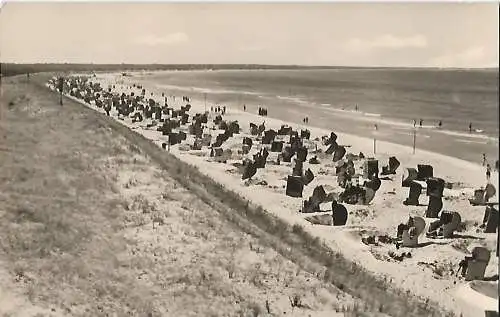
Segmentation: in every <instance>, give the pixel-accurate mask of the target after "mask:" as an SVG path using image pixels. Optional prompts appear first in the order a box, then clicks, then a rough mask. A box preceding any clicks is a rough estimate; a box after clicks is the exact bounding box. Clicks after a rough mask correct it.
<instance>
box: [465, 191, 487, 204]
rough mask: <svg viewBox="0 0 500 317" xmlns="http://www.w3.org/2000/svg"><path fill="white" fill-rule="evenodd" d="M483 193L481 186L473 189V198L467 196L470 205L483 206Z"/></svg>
mask: <svg viewBox="0 0 500 317" xmlns="http://www.w3.org/2000/svg"><path fill="white" fill-rule="evenodd" d="M484 193H485V190H484V189H482V188H480V189H476V190H474V198H469V203H470V204H471V205H472V206H484V204H485V201H484Z"/></svg>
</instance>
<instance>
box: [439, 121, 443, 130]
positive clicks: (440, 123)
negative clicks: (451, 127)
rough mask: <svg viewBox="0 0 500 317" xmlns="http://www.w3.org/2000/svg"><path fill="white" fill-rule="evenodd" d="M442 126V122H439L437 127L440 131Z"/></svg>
mask: <svg viewBox="0 0 500 317" xmlns="http://www.w3.org/2000/svg"><path fill="white" fill-rule="evenodd" d="M442 126H443V121H441V120H439V123H438V127H439V128H440V129H441V127H442Z"/></svg>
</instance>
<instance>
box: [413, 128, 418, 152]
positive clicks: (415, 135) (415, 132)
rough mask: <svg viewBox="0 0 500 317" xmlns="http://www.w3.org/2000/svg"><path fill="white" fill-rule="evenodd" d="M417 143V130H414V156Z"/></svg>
mask: <svg viewBox="0 0 500 317" xmlns="http://www.w3.org/2000/svg"><path fill="white" fill-rule="evenodd" d="M416 143H417V129H416V128H413V154H415V144H416Z"/></svg>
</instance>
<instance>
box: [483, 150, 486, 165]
mask: <svg viewBox="0 0 500 317" xmlns="http://www.w3.org/2000/svg"><path fill="white" fill-rule="evenodd" d="M486 162H487V160H486V154H485V153H483V166H485V165H486Z"/></svg>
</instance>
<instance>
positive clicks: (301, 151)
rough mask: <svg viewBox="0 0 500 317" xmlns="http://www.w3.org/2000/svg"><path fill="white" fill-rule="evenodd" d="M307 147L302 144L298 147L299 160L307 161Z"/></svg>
mask: <svg viewBox="0 0 500 317" xmlns="http://www.w3.org/2000/svg"><path fill="white" fill-rule="evenodd" d="M307 152H308V151H307V148H306V147H304V146H302V147H300V148H298V149H297V159H298V160H299V161H302V162H305V161H306V160H307V154H308V153H307Z"/></svg>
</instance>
